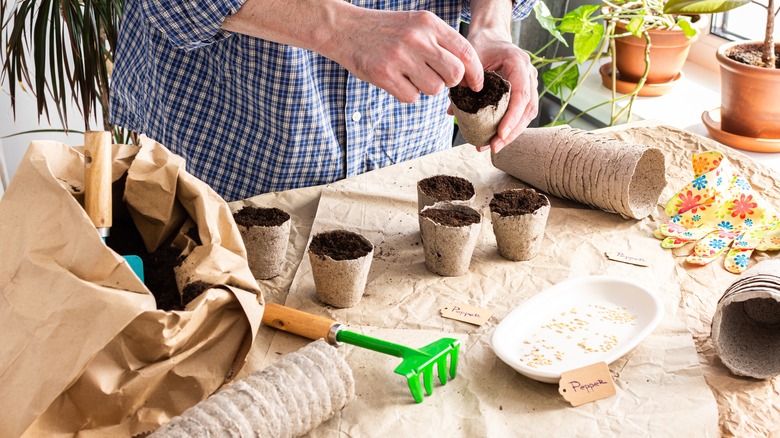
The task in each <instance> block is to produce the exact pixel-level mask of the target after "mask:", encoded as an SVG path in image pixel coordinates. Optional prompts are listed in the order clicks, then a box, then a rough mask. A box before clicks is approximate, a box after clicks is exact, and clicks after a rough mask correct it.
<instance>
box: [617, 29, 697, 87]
mask: <svg viewBox="0 0 780 438" xmlns="http://www.w3.org/2000/svg"><path fill="white" fill-rule="evenodd" d="M700 21H701V20H700ZM626 24H627V23H623V22H620V21H618V22H617V24H616V27H615V33H616V34H622V33H626V32H628V30H626ZM648 32H649V33H650V43H651V46H650V71H649V72H648V74H647V83H648V84H665V83H668V82H672V81H673V80H674V79H675V77H676V76H677V75H678V74H679V73H680V71H681V70H682V66H683V64H685V60H686V59H687V58H688V52H689V51H690V49H691V44H693V42H694V41H696V39H697V38H698V37H693V38H688V37H687V36H685V33H683V31H682V29H678V28H675V29H650V30H649V31H648ZM646 45H647V41H645V39H644V38H638V37H635V36H633V35H629V36H626V37H621V38H615V63H616V64H617V70H618V74H619V75H620V78H621V79H623V80H625V81H629V82H634V83H636V82H639V80H640V79H641V78H642V76H643V74H644V72H645V64H646V63H645V46H646Z"/></svg>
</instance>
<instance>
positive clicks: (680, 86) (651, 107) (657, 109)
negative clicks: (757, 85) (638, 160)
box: [570, 60, 780, 173]
mask: <svg viewBox="0 0 780 438" xmlns="http://www.w3.org/2000/svg"><path fill="white" fill-rule="evenodd" d="M604 62H609V60H606V61H604ZM586 70H587V65H585V66H583V67H582V69H581V72H582V73H583V74H584V72H585V71H586ZM618 96H620V95H618ZM611 97H612V91H611V90H610V89H608V88H606V87H604V85H602V83H601V76H600V75H599V72H598V66H594V68H593V69H592V70H591V72H590V74H589V75H588V77H587V78H586V79H585V81H584V82H583V83H582V86H581V88H580V89H579V90H578V91H577V94H575V96H574V97H573V98H572V101H571V102H570V107H571V108H576V109H578V110H581V109H582V108H590V107H592V106H593V105H596V104H599V103H601V102H605V101H607V100H609V99H610V98H611ZM627 101H628V100H627V99H624V100H620V101H618V104H617V107H618V109H620V108H623V107H625V106H626V104H627ZM719 106H720V74H719V72H717V71H713V70H710V69H707V68H704V67H702V66H700V65H699V64H696V63H694V62H691V61H690V60H689V61H688V62H687V63H686V64H685V66H684V67H683V75H682V77H681V78H680V79H679V80H678V81H677V82H676V83H675V84H674V86H673V88H672V89H671V91H669V92H668V93H667V94H665V95H662V96H657V97H637V98H636V100H635V101H634V105H633V108H632V111H633V117H634V118H633V120H635V121H636V120H654V121H659V122H661V123H664V124H666V125H669V126H674V127H676V128H680V129H685V130H688V131H691V132H694V133H696V134H699V135H702V136H704V137H708V138H712V137H711V136H710V135H709V133H708V132H707V129H706V127H705V126H704V124H703V123H702V121H701V116H702V113H703V112H705V111H708V110H712V109H714V108H718V107H719ZM576 112H577V113H578V112H579V111H576ZM610 113H611V111H610V106H609V105H604V106H602V107H599V108H596V109H594V110H591V111H589V112H588V114H589V115H590V116H592V117H593V118H594V119H596V121H597V122H598V123H600V124H603V125H609V121H610ZM621 121H623V122H624V121H625V117H623V118H622V119H621ZM735 150H737V149H735ZM739 152H741V153H744V154H746V155H748V156H750V157H751V158H753V159H754V160H756V161H758V162H761V163H762V164H764V165H766V166H768V167H770V168H772V169H774V170H775V171H777V172H778V173H780V153H761V152H750V151H743V150H739Z"/></svg>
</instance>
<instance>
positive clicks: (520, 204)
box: [490, 189, 550, 261]
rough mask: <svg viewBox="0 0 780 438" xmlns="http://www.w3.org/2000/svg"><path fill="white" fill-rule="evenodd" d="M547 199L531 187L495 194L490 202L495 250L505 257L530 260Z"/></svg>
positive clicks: (542, 224) (547, 206) (538, 241)
mask: <svg viewBox="0 0 780 438" xmlns="http://www.w3.org/2000/svg"><path fill="white" fill-rule="evenodd" d="M549 213H550V201H549V200H548V199H547V197H546V196H544V195H542V194H541V193H538V192H537V191H536V190H533V189H513V190H505V191H503V192H500V193H496V194H495V195H494V196H493V199H492V200H491V201H490V216H491V219H492V221H493V233H494V234H495V235H496V244H497V245H498V253H499V254H501V257H504V258H505V259H508V260H514V261H521V260H530V259H532V258H534V257H535V256H536V254H538V253H539V249H540V248H541V246H542V240H544V229H545V227H546V226H547V217H548V215H549Z"/></svg>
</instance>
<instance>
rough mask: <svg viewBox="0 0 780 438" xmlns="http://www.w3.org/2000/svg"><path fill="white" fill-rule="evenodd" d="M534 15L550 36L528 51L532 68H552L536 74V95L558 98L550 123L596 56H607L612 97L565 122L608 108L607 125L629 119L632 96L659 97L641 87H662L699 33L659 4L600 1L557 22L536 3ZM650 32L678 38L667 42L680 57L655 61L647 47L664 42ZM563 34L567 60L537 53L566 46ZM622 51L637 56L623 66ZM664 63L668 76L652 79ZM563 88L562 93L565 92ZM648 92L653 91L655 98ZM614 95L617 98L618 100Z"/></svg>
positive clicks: (664, 53) (658, 0) (596, 61)
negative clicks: (570, 39)
mask: <svg viewBox="0 0 780 438" xmlns="http://www.w3.org/2000/svg"><path fill="white" fill-rule="evenodd" d="M535 16H536V20H537V21H538V22H539V24H540V25H541V27H542V28H544V29H546V30H547V31H548V32H550V34H551V35H552V36H553V37H554V38H552V39H551V40H550V42H549V43H548V44H546V45H545V46H543V47H542V48H541V49H539V50H538V51H535V52H533V53H529V55H530V56H531V60H532V63H533V64H534V66H535V67H537V69H544V68H545V67H548V66H549V67H552V68H549V69H547V70H546V71H544V72H543V73H542V75H541V76H542V81H543V82H544V84H545V87H544V89H543V90H542V92H541V93H540V94H541V95H544V94H545V93H553V94H555V95H556V96H557V97H558V98H559V99H560V100H561V108H560V110H559V112H558V114H557V115H556V116H555V117H554V119H553V121H552V123H551V124H556V123H561V121H560V117H561V115H562V114H563V112H564V110H565V109H566V107H567V106H568V104H569V103H570V101H571V98H572V97H573V96H574V95H575V93H576V92H577V90H578V89H579V87H580V86H581V84H582V83H583V81H584V80H585V78H586V77H587V76H588V75H589V74H590V72H591V71H592V69H593V68H594V67H597V66H599V61H600V60H601V59H602V58H605V57H610V56H611V57H612V63H611V64H604V65H603V66H601V70H602V71H601V74H602V77H603V78H604V84H605V85H606V86H607V87H608V88H611V89H612V91H613V94H612V98H611V99H609V100H607V101H605V102H601V103H599V104H597V105H595V106H593V107H591V108H587V109H585V110H584V111H582V112H580V113H579V114H578V115H577V116H575V117H574V118H572V119H571V120H570V121H573V120H574V119H576V118H578V117H580V116H582V115H584V114H587V113H588V112H589V111H591V110H594V109H596V108H598V107H600V106H603V105H608V104H609V105H611V114H610V122H609V125H612V124H614V123H616V122H620V121H623V120H624V121H630V120H631V108H632V105H633V102H634V100H635V98H636V96H640V95H658V94H661V93H659V92H658V87H655V88H653V89H652V90H650V88H651V87H646V88H645V87H644V86H645V83H646V82H648V78H650V83H659V82H661V83H664V82H669V78H674V77H675V76H677V75H678V74H679V71H680V69H681V67H682V63H683V62H684V61H685V58H686V57H687V53H688V48H689V46H690V43H691V42H692V41H693V40H694V39H695V38H696V36H697V35H698V33H699V30H698V28H697V27H696V26H694V25H693V24H692V20H691V18H690V17H687V16H677V15H675V16H672V15H665V14H663V3H662V2H661V0H645V1H638V0H616V1H611V0H601V2H600V4H588V5H583V6H580V7H578V8H576V9H574V10H572V11H570V12H568V13H566V14H565V15H564V16H563V17H561V18H555V17H553V16H552V15H551V14H550V12H549V9H548V8H547V6H546V5H545V4H544V2H541V1H540V2H539V3H537V6H536V7H535ZM655 33H661V34H663V33H673V34H674V36H675V37H682V39H683V42H682V43H680V42H676V43H674V44H673V45H674V46H676V48H675V49H674V50H679V51H680V52H681V53H680V54H674V55H670V52H668V51H666V50H662V51H661V55H660V56H659V57H657V56H655V55H653V53H654V52H655V50H651V48H653V49H655V48H656V46H662V45H664V42H663V39H666V36H665V35H661V36H655V37H654V36H653V34H655ZM567 34H568V35H570V36H572V37H573V44H572V52H573V54H572V55H571V56H561V57H551V58H548V57H543V56H540V55H539V54H540V53H543V52H544V51H545V50H546V49H547V48H548V47H549V46H550V45H551V44H554V43H556V42H560V43H562V44H564V45H566V46H568V42H567V41H566V39H565V38H564V35H567ZM648 43H649V44H648ZM618 45H619V46H620V47H622V50H621V48H618ZM631 48H638V50H631ZM667 50H670V49H667ZM621 52H622V53H621ZM626 52H632V53H638V54H639V56H640V58H639V59H638V60H636V59H634V60H629V61H627V62H622V61H619V59H620V58H622V57H621V55H623V54H625V53H626ZM613 54H614V55H615V56H613ZM668 59H674V60H675V62H673V63H668V62H667V60H668ZM587 61H590V62H589V64H587V66H586V67H585V71H584V74H580V71H579V67H580V66H582V65H585V63H586V62H587ZM666 64H669V65H671V68H672V70H671V73H662V74H661V76H660V79H658V77H657V76H656V75H655V73H653V72H654V70H655V69H656V68H657V67H659V66H660V67H664V65H666ZM624 66H629V67H624ZM632 67H633V68H632ZM624 72H625V73H624ZM619 75H620V76H623V75H625V76H627V79H628V80H629V81H627V80H621V79H622V78H620V77H619ZM643 88H644V91H643ZM564 90H569V92H568V94H565V93H564ZM649 91H654V92H655V94H653V93H652V92H649ZM619 93H622V94H623V95H622V96H618V94H619ZM626 99H627V100H628V104H627V105H626V106H625V107H623V108H622V109H621V110H617V109H616V103H617V102H619V101H620V100H626Z"/></svg>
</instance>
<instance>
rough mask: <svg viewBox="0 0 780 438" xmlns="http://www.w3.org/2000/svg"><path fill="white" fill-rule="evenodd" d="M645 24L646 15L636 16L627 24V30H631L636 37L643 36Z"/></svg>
mask: <svg viewBox="0 0 780 438" xmlns="http://www.w3.org/2000/svg"><path fill="white" fill-rule="evenodd" d="M644 25H645V17H644V15H642V16H640V17H634V18H632V19H631V21H629V22H628V24H627V25H626V30H627V31H629V32H631V33H632V34H633V35H634V36H635V37H637V38H642V28H643V27H644Z"/></svg>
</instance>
